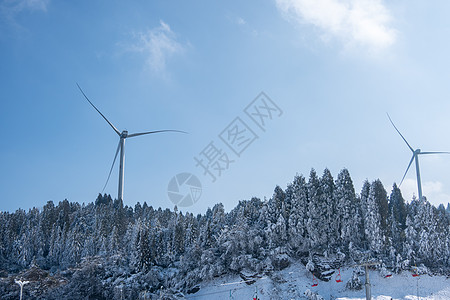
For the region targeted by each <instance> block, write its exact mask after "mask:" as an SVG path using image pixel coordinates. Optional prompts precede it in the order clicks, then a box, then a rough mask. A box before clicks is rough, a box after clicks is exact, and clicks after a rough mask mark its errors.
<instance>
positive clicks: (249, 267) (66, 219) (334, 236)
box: [0, 169, 450, 299]
mask: <svg viewBox="0 0 450 300" xmlns="http://www.w3.org/2000/svg"><path fill="white" fill-rule="evenodd" d="M315 255H320V256H323V257H339V258H340V260H339V262H340V263H342V264H350V263H355V262H360V261H361V260H367V259H377V260H381V261H382V262H383V264H384V266H385V267H387V268H390V269H391V270H392V271H393V272H399V271H401V270H405V269H409V268H410V267H411V266H416V265H417V266H419V265H422V264H423V265H424V266H426V267H427V268H428V269H429V270H431V271H432V272H435V273H441V274H443V273H448V272H449V270H450V206H448V205H447V208H446V209H445V207H444V206H443V205H440V206H439V207H438V208H436V207H434V206H433V205H431V204H430V203H429V202H428V201H426V200H425V199H422V200H418V199H413V200H411V201H410V202H409V203H406V202H405V200H404V199H403V197H402V194H401V191H400V189H399V188H398V187H397V185H396V184H394V185H393V187H392V191H391V192H390V194H389V195H388V192H387V191H386V190H385V188H384V187H383V184H382V183H381V181H380V180H375V181H373V182H372V183H370V182H368V181H366V182H364V184H363V187H362V190H361V192H360V194H357V193H355V190H354V186H353V182H352V179H351V177H350V174H349V172H348V170H346V169H344V170H342V171H341V172H340V173H339V174H338V175H337V178H336V179H334V178H333V176H332V175H331V173H330V171H329V170H328V169H325V171H324V172H323V174H322V176H319V175H318V174H317V173H316V172H315V171H314V170H311V172H310V174H309V178H305V177H304V176H302V175H297V176H295V178H294V180H293V182H292V183H290V184H289V185H288V186H287V188H286V189H285V190H283V189H282V188H281V187H279V186H277V187H276V188H275V191H274V194H273V196H272V197H271V198H270V199H269V200H264V201H262V200H260V199H257V198H253V199H251V200H246V201H240V202H239V204H238V205H237V206H236V207H235V208H234V209H232V210H231V211H230V212H225V210H224V207H223V205H222V204H216V205H214V207H213V208H212V209H208V210H207V211H206V213H205V214H201V215H200V214H199V215H197V216H195V215H193V214H191V213H186V214H183V213H181V212H179V211H177V208H176V207H175V208H174V210H169V209H165V210H162V209H161V208H159V209H155V208H153V207H151V206H148V205H147V204H146V203H144V204H142V205H141V204H139V203H137V204H136V205H135V206H134V208H133V207H128V206H124V205H123V203H122V202H121V201H119V200H113V199H112V198H111V197H110V196H108V195H99V196H98V198H97V199H96V201H95V203H89V204H82V205H81V204H79V203H70V202H69V201H67V200H64V201H62V202H59V204H57V205H55V204H54V203H53V202H48V203H47V204H46V205H45V206H44V207H43V208H42V209H40V210H39V209H36V208H33V209H30V210H29V211H28V212H26V211H24V210H22V209H19V210H17V211H16V212H14V213H9V212H1V213H0V277H3V278H12V277H11V274H24V272H26V271H27V270H28V271H29V270H30V269H34V271H35V272H38V271H39V272H41V273H40V274H44V273H45V275H41V277H45V278H46V280H47V281H51V280H50V279H51V278H58V280H53V283H52V284H50V283H49V284H48V285H47V286H46V287H45V288H43V289H42V290H40V291H39V292H36V293H37V294H35V298H41V299H61V298H64V297H65V296H67V295H72V296H71V298H72V299H78V298H83V299H84V298H95V299H114V297H117V286H120V287H121V289H122V293H124V295H128V296H129V297H135V298H137V296H138V294H139V293H140V292H142V291H144V290H146V291H148V293H156V291H158V290H159V289H160V288H161V287H163V288H164V289H167V290H171V291H173V292H174V293H175V292H177V291H180V292H183V293H186V292H188V291H189V290H190V289H192V288H193V287H194V286H195V285H196V284H198V283H200V282H201V281H207V280H209V279H212V278H214V277H218V276H221V275H224V274H229V273H239V272H241V271H243V270H245V271H247V272H254V273H259V274H270V272H272V271H273V270H279V269H282V268H285V267H287V266H289V264H290V263H292V262H293V261H296V260H300V261H304V262H305V263H306V262H308V261H311V259H312V258H313V257H314V256H315ZM21 272H22V273H21ZM8 274H9V276H8ZM52 276H53V277H52ZM10 280H12V279H10ZM3 282H4V281H3ZM10 283H11V282H10ZM12 285H13V284H9V285H8V284H2V285H0V294H3V295H7V294H8V293H10V294H9V295H17V291H16V292H14V293H15V294H13V292H11V291H10V290H11V287H10V286H12ZM11 297H12V296H11ZM11 299H12V298H11Z"/></svg>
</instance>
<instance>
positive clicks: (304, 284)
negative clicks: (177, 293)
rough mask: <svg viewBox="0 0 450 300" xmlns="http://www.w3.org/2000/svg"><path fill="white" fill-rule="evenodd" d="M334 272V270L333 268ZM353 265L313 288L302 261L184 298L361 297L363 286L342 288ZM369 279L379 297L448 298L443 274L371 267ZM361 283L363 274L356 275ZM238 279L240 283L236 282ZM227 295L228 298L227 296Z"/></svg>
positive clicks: (202, 289) (233, 278)
mask: <svg viewBox="0 0 450 300" xmlns="http://www.w3.org/2000/svg"><path fill="white" fill-rule="evenodd" d="M335 271H336V273H337V270H335ZM352 273H353V268H345V269H341V277H342V281H343V282H341V283H337V282H336V281H335V280H334V278H335V277H334V276H333V277H334V278H333V279H332V280H330V281H328V282H323V281H320V280H319V281H318V285H317V286H316V287H312V286H311V285H312V276H311V273H310V272H309V271H307V270H306V268H305V266H304V265H302V264H294V265H292V266H290V267H289V268H287V269H285V270H283V271H279V272H275V273H274V274H273V275H272V276H269V277H263V278H259V279H257V280H256V281H255V283H252V284H250V285H248V284H246V283H242V281H243V280H242V278H240V277H239V276H227V277H223V278H220V279H216V280H214V281H212V282H208V283H206V284H204V285H200V290H199V291H198V292H197V293H195V294H191V295H186V299H197V300H207V299H208V300H209V299H215V300H221V299H223V300H228V299H236V300H237V299H239V300H245V299H249V300H250V299H253V296H254V294H255V289H256V290H257V292H258V297H259V299H261V300H264V299H288V300H289V299H308V298H307V297H306V296H305V295H304V292H305V291H306V290H308V289H309V290H310V291H312V292H313V293H317V294H318V295H320V296H322V297H323V298H324V299H336V300H338V299H341V300H350V299H352V300H353V299H355V300H356V299H361V300H365V299H366V296H365V289H364V287H363V288H362V289H361V290H358V291H351V290H349V289H346V287H345V286H346V283H347V282H348V281H349V280H350V278H351V277H352ZM369 274H370V281H371V286H372V297H373V298H375V299H377V300H382V299H387V300H389V299H391V298H392V299H393V300H396V299H411V300H413V299H417V291H418V292H419V297H420V299H427V300H432V299H433V300H448V299H450V279H449V278H446V277H445V276H430V275H421V276H418V277H413V276H411V273H410V272H402V273H401V274H393V275H392V276H391V277H388V278H385V277H384V276H381V274H380V272H379V271H374V270H371V271H370V272H369ZM360 279H361V281H362V282H363V283H364V275H363V276H360ZM239 282H240V283H239ZM230 294H231V298H230Z"/></svg>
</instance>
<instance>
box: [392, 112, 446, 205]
mask: <svg viewBox="0 0 450 300" xmlns="http://www.w3.org/2000/svg"><path fill="white" fill-rule="evenodd" d="M387 116H388V118H389V121H391V124H392V126H394V128H395V130H397V132H398V134H399V135H400V136H401V137H402V139H403V140H404V141H405V143H406V145H407V146H408V148H409V149H410V150H411V152H412V158H411V160H410V161H409V164H408V167H407V168H406V172H405V175H403V178H402V181H401V182H400V185H401V184H402V182H403V180H404V179H405V177H406V173H408V170H409V167H410V166H411V164H412V162H413V160H415V161H416V175H417V189H418V192H419V199H422V182H421V181H420V169H419V155H422V154H450V152H442V151H431V152H430V151H427V152H422V151H421V150H420V149H416V150H414V149H413V148H412V147H411V145H410V144H409V143H408V142H407V141H406V139H405V137H404V136H403V135H402V134H401V133H400V131H399V130H398V129H397V127H396V126H395V124H394V122H392V119H391V117H390V116H389V114H387ZM400 185H399V186H400Z"/></svg>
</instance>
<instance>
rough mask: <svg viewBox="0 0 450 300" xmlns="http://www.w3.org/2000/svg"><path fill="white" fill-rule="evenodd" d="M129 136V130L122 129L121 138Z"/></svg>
mask: <svg viewBox="0 0 450 300" xmlns="http://www.w3.org/2000/svg"><path fill="white" fill-rule="evenodd" d="M127 136H128V130H124V131H122V133H121V134H120V138H121V139H125V138H126V137H127Z"/></svg>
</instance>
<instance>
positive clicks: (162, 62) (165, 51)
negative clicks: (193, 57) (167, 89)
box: [128, 21, 184, 75]
mask: <svg viewBox="0 0 450 300" xmlns="http://www.w3.org/2000/svg"><path fill="white" fill-rule="evenodd" d="M134 38H135V42H134V43H132V45H131V46H129V47H128V50H130V51H132V52H138V53H142V54H143V55H145V57H146V62H147V64H148V66H149V67H150V69H151V70H152V71H153V72H155V73H156V74H159V75H164V74H165V72H166V64H167V60H168V59H169V58H170V57H172V56H173V55H175V54H179V53H182V52H183V51H184V46H183V45H181V44H180V43H179V42H178V41H177V39H176V35H175V33H174V32H173V31H172V30H171V29H170V26H169V25H168V24H167V23H164V22H163V21H160V25H159V26H158V27H156V28H153V29H150V30H147V31H146V32H138V33H136V34H134Z"/></svg>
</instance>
